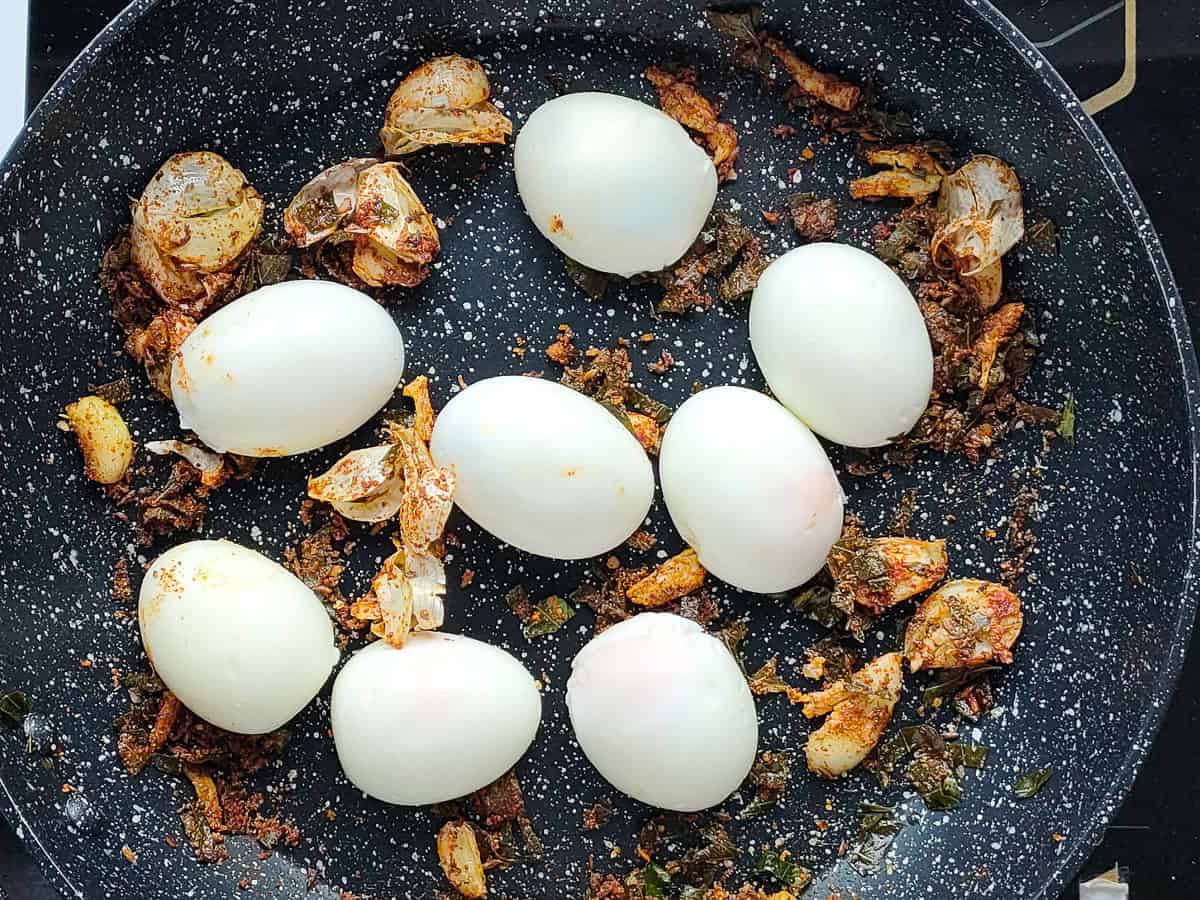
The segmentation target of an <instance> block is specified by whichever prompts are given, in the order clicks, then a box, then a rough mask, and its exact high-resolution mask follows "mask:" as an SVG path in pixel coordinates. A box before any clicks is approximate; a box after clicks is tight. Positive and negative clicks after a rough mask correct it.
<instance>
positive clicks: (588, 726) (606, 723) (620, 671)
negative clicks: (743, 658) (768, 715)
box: [567, 613, 758, 812]
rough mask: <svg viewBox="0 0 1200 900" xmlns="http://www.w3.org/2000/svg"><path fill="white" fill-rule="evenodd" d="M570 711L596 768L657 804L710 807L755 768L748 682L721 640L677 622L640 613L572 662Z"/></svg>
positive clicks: (623, 787)
mask: <svg viewBox="0 0 1200 900" xmlns="http://www.w3.org/2000/svg"><path fill="white" fill-rule="evenodd" d="M567 710H568V711H569V712H570V715H571V726H572V727H573V728H574V729H575V738H576V740H578V741H579V746H580V747H581V748H582V749H583V752H584V755H585V756H587V758H588V760H589V761H591V763H592V765H594V766H595V767H596V768H597V769H598V770H599V771H600V774H601V775H603V776H604V777H605V778H606V779H607V780H608V781H609V782H610V783H611V784H612V785H613V787H615V788H617V789H618V790H620V791H622V792H623V793H626V794H628V795H629V796H630V797H633V798H634V799H635V800H640V801H642V802H643V803H647V804H649V805H651V806H658V807H661V808H663V809H672V810H677V811H679V812H695V811H696V810H700V809H706V808H707V807H710V806H714V805H715V804H717V803H720V802H721V801H722V800H724V799H725V798H726V797H728V796H729V795H730V794H731V793H733V792H734V791H735V790H737V787H738V785H739V784H741V783H742V780H743V779H744V778H745V777H746V775H747V773H748V772H749V771H750V767H751V766H752V765H753V764H754V754H755V751H756V750H757V747H758V714H757V711H756V710H755V708H754V698H753V697H752V696H751V695H750V689H749V687H747V686H746V679H745V677H744V676H743V675H742V672H741V669H739V668H738V664H737V662H736V661H735V660H734V658H733V655H732V654H730V652H729V651H728V650H727V649H725V645H724V644H722V643H721V642H720V641H719V640H717V639H716V638H715V637H713V636H712V635H710V634H708V633H707V632H706V631H705V630H704V629H703V628H701V627H700V626H699V625H697V624H696V623H695V622H692V621H690V620H688V619H685V618H683V617H681V616H676V615H672V614H670V613H641V614H640V615H636V616H634V617H633V618H631V619H626V620H625V621H624V622H621V623H619V624H617V625H613V626H612V627H611V628H608V629H607V630H605V631H603V632H601V633H600V634H599V635H597V636H596V637H594V638H592V640H591V641H589V642H588V644H587V645H586V646H585V647H584V648H583V649H582V650H580V651H579V653H578V655H577V656H576V657H575V661H574V662H573V663H572V664H571V677H570V678H569V679H568V680H567Z"/></svg>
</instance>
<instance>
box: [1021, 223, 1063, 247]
mask: <svg viewBox="0 0 1200 900" xmlns="http://www.w3.org/2000/svg"><path fill="white" fill-rule="evenodd" d="M1025 239H1026V240H1028V241H1029V244H1030V246H1032V247H1034V248H1036V249H1037V250H1039V251H1041V252H1042V253H1056V252H1058V228H1056V227H1055V225H1054V222H1053V221H1052V220H1051V219H1039V220H1038V221H1036V222H1034V223H1033V224H1032V225H1030V226H1029V227H1028V228H1026V229H1025Z"/></svg>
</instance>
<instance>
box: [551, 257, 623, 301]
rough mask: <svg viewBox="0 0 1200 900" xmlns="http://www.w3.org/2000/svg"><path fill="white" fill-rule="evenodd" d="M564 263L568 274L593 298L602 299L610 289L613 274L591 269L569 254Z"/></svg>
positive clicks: (564, 258)
mask: <svg viewBox="0 0 1200 900" xmlns="http://www.w3.org/2000/svg"><path fill="white" fill-rule="evenodd" d="M563 264H564V265H565V266H566V269H567V276H568V277H569V278H570V279H571V280H572V281H573V282H575V284H576V285H577V286H578V287H579V289H580V290H582V291H583V292H584V293H585V294H587V295H588V297H590V298H591V299H592V300H600V299H601V298H603V297H604V294H605V293H606V292H607V291H608V285H609V284H610V283H611V281H612V276H610V275H606V274H605V273H604V272H597V271H596V270H595V269H589V268H588V267H587V266H585V265H584V264H583V263H579V262H576V261H575V260H573V259H571V257H569V256H564V257H563Z"/></svg>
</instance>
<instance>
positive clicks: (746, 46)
mask: <svg viewBox="0 0 1200 900" xmlns="http://www.w3.org/2000/svg"><path fill="white" fill-rule="evenodd" d="M704 15H705V18H707V19H708V24H709V25H711V26H712V27H713V29H715V30H716V31H717V32H719V33H720V34H722V35H724V36H725V37H727V38H730V39H732V40H733V41H734V42H735V43H736V45H737V46H736V49H735V51H734V56H735V59H736V60H737V63H738V65H740V66H744V67H745V68H747V69H756V70H758V71H759V72H762V73H763V74H766V73H768V72H770V71H771V52H770V51H769V50H768V49H767V48H766V47H765V46H763V43H762V40H761V39H760V38H759V34H758V31H759V24H760V22H761V21H762V7H761V6H759V5H757V4H754V5H751V6H740V7H721V6H717V7H712V8H710V9H706V10H705V11H704Z"/></svg>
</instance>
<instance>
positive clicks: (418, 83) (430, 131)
mask: <svg viewBox="0 0 1200 900" xmlns="http://www.w3.org/2000/svg"><path fill="white" fill-rule="evenodd" d="M491 94H492V88H491V85H490V84H489V83H488V78H487V73H486V72H484V70H483V66H481V65H480V64H479V63H478V62H477V61H475V60H473V59H468V58H466V57H465V56H458V55H451V56H439V57H437V58H435V59H431V60H429V61H428V62H425V63H422V64H421V65H420V66H418V67H417V68H416V69H414V70H413V71H412V72H410V73H409V74H408V75H407V76H406V77H405V78H404V80H403V81H401V82H400V84H399V85H397V87H396V89H395V91H393V92H392V96H391V98H390V99H389V100H388V104H387V111H386V113H385V115H384V124H383V128H382V129H381V130H380V132H379V137H380V139H381V140H382V141H383V146H384V150H385V152H386V153H387V155H388V156H401V155H404V154H407V153H414V152H416V151H417V150H420V149H421V148H422V147H426V146H430V145H433V144H502V143H504V140H505V138H506V137H508V135H510V134H512V122H510V121H509V120H508V118H507V117H505V116H504V115H503V114H501V113H500V111H499V110H498V109H496V107H495V106H494V105H493V104H492V103H491V101H490V97H491Z"/></svg>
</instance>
